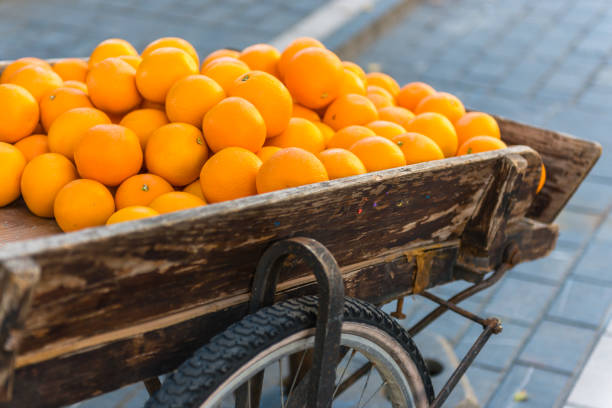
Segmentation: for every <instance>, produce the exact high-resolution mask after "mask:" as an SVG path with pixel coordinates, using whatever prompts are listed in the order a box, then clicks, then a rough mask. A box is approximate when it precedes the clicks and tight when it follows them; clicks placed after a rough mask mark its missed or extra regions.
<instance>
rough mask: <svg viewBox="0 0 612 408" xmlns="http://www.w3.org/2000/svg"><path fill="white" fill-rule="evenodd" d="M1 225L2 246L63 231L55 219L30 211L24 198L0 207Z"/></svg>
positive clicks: (0, 244) (0, 245)
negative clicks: (41, 216) (36, 214)
mask: <svg viewBox="0 0 612 408" xmlns="http://www.w3.org/2000/svg"><path fill="white" fill-rule="evenodd" d="M0 226H1V228H0V247H2V246H3V245H6V244H8V243H9V242H15V241H22V240H25V239H31V238H38V237H44V236H47V235H53V234H59V233H61V232H62V230H61V229H60V228H59V227H58V225H57V223H56V222H55V221H54V220H52V219H48V218H40V217H37V216H35V215H34V214H32V213H31V212H30V211H28V209H27V207H26V205H25V203H24V202H23V200H17V201H15V202H14V203H12V204H11V205H9V206H7V207H3V208H0Z"/></svg>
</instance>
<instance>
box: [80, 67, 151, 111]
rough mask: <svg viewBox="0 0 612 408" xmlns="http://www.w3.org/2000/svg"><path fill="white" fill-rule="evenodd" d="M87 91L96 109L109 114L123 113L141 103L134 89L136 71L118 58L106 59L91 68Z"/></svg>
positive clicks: (140, 98) (88, 75) (140, 97)
mask: <svg viewBox="0 0 612 408" xmlns="http://www.w3.org/2000/svg"><path fill="white" fill-rule="evenodd" d="M87 89H88V90H89V96H90V98H91V101H92V102H93V104H94V105H95V106H96V108H98V109H102V110H103V111H105V112H109V113H125V112H127V111H129V110H132V109H134V108H136V107H137V106H139V105H140V103H141V102H142V96H140V93H138V89H136V69H134V67H133V66H131V65H130V64H128V63H127V62H125V61H123V60H122V59H120V58H107V59H105V60H104V61H101V62H99V63H97V64H95V65H94V66H92V67H91V69H90V70H89V73H88V74H87Z"/></svg>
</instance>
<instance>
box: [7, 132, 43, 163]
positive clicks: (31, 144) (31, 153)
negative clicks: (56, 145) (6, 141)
mask: <svg viewBox="0 0 612 408" xmlns="http://www.w3.org/2000/svg"><path fill="white" fill-rule="evenodd" d="M15 147H16V148H18V149H19V150H20V151H21V153H23V156H24V157H25V158H26V161H30V160H32V159H33V158H35V157H36V156H40V155H41V154H43V153H49V139H48V138H47V135H31V136H28V137H24V138H23V139H21V140H20V141H18V142H17V143H15Z"/></svg>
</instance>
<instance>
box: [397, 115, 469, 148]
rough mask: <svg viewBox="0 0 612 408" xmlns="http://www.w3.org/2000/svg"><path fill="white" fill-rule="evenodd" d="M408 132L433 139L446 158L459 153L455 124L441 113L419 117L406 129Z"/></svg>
mask: <svg viewBox="0 0 612 408" xmlns="http://www.w3.org/2000/svg"><path fill="white" fill-rule="evenodd" d="M406 130H407V131H408V132H414V133H420V134H422V135H425V136H427V137H429V138H430V139H432V140H433V141H434V142H436V144H437V145H438V146H439V147H440V149H442V152H443V153H444V157H451V156H454V155H455V152H456V151H457V145H458V142H457V133H456V132H455V128H454V127H453V124H452V123H451V122H450V120H448V119H447V118H446V116H443V115H441V114H439V113H435V112H426V113H421V114H420V115H417V116H415V117H414V119H412V121H411V122H410V123H409V124H408V126H407V127H406Z"/></svg>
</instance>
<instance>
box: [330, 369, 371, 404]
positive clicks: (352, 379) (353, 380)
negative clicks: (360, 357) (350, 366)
mask: <svg viewBox="0 0 612 408" xmlns="http://www.w3.org/2000/svg"><path fill="white" fill-rule="evenodd" d="M371 369H372V363H371V362H369V361H368V362H367V363H365V364H364V365H362V366H361V367H359V368H358V369H357V370H356V371H355V372H354V373H353V374H351V375H350V377H349V378H347V379H346V381H344V382H343V383H340V384H338V388H337V393H336V396H337V397H339V396H340V395H342V393H343V392H344V391H346V390H348V389H349V388H350V387H351V386H352V385H353V384H355V383H356V382H357V381H359V380H360V379H361V377H363V376H364V375H366V374H367V373H368V371H369V370H371Z"/></svg>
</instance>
